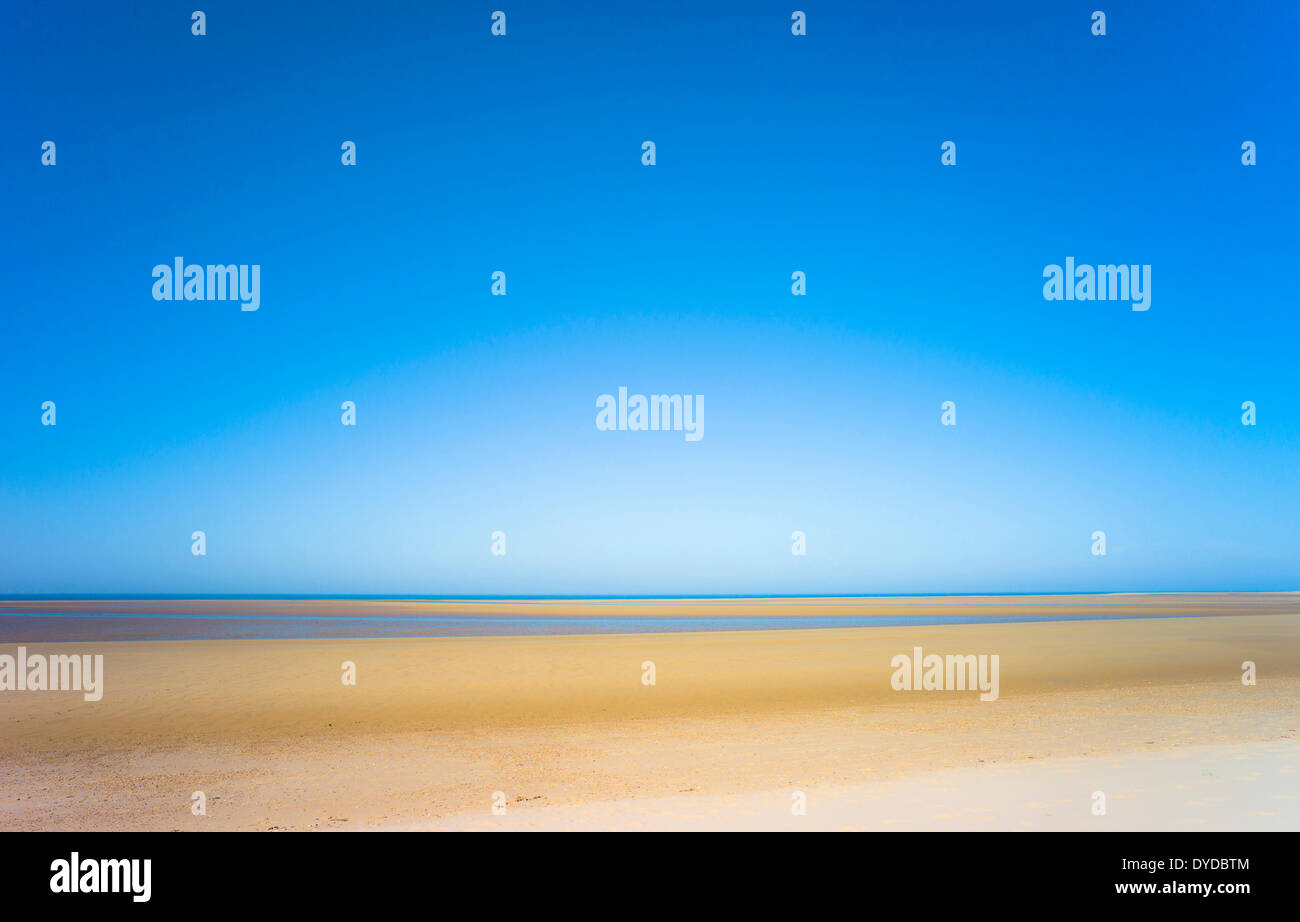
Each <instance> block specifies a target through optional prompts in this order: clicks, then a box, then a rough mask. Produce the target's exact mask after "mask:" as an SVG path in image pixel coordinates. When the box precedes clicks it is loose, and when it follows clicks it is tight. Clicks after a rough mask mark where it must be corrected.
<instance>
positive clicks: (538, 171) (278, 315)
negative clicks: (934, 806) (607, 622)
mask: <svg viewBox="0 0 1300 922" xmlns="http://www.w3.org/2000/svg"><path fill="white" fill-rule="evenodd" d="M507 3H508V5H506V4H507ZM196 6H197V7H200V8H202V9H204V10H205V12H206V13H207V31H208V34H207V35H206V36H203V37H195V36H192V35H191V34H190V11H191V10H192V9H194V8H195V7H196ZM1172 6H1173V5H1171V4H1168V3H1158V2H1151V3H1127V2H1126V3H1105V2H1101V0H1099V2H1097V3H1095V4H1091V5H1084V4H1072V3H1041V2H1015V3H996V2H995V3H970V4H959V3H919V2H898V3H853V4H849V3H841V4H824V5H820V6H817V5H812V6H803V7H801V8H802V9H804V10H806V12H807V15H808V35H807V36H805V37H799V38H796V37H794V36H792V35H791V34H790V12H791V9H793V8H794V6H793V5H791V4H786V5H784V6H781V5H777V4H775V3H769V2H750V3H716V4H704V5H701V4H694V3H683V2H670V3H660V4H602V5H599V6H592V7H591V8H585V9H578V8H577V7H576V6H575V5H572V4H560V3H531V2H521V3H514V2H509V0H498V2H497V3H496V4H495V5H493V4H489V5H486V6H481V5H474V4H463V3H436V4H435V3H383V2H377V3H368V4H352V3H347V4H344V3H314V4H278V3H277V4H261V3H220V4H206V5H205V4H203V3H202V2H200V0H196V2H195V3H194V4H190V5H188V6H181V5H179V4H175V3H138V4H65V3H41V4H36V3H31V2H7V3H5V5H4V8H3V11H2V12H0V85H2V86H3V87H4V92H3V93H0V125H2V126H3V138H4V143H3V145H0V169H2V170H3V175H4V176H5V178H6V181H5V182H4V183H3V184H0V214H3V215H4V217H5V221H4V228H5V230H4V234H5V240H4V247H3V255H2V256H0V274H2V277H3V280H4V292H5V298H4V306H3V308H0V355H2V356H3V362H2V363H0V593H3V594H17V593H98V592H103V593H185V594H197V593H305V594H316V593H384V594H389V593H391V594H420V595H461V594H464V595H498V594H499V595H527V594H570V595H602V594H614V595H647V594H671V595H683V594H711V595H725V594H748V595H755V594H769V593H770V594H803V593H810V594H811V593H816V594H821V593H828V594H829V593H877V592H879V593H906V592H1003V591H1010V592H1036V591H1118V590H1284V589H1300V515H1298V513H1300V477H1297V474H1298V473H1300V464H1298V463H1297V461H1298V459H1300V361H1298V360H1297V342H1298V340H1300V314H1298V308H1297V302H1296V296H1295V291H1296V289H1295V287H1294V286H1293V284H1292V283H1293V281H1294V278H1295V272H1296V266H1297V257H1296V246H1297V241H1298V240H1300V237H1298V235H1297V232H1296V227H1297V224H1296V205H1297V202H1298V201H1300V195H1298V194H1297V193H1298V192H1300V188H1298V183H1297V173H1296V169H1295V166H1294V163H1295V157H1296V152H1297V151H1298V150H1300V118H1298V116H1300V112H1298V111H1297V109H1298V107H1297V87H1298V86H1300V81H1298V80H1297V77H1298V76H1300V73H1298V71H1300V65H1297V59H1298V58H1300V55H1297V54H1296V50H1297V36H1298V35H1300V5H1298V4H1294V3H1289V2H1265V3H1258V4H1238V3H1226V2H1225V3H1188V4H1181V5H1178V8H1177V9H1176V10H1175V9H1173V8H1172ZM1098 7H1100V8H1102V9H1105V10H1106V12H1107V16H1108V23H1107V25H1108V28H1107V32H1108V34H1107V35H1106V36H1105V37H1095V36H1093V35H1091V33H1090V28H1089V27H1090V19H1089V14H1090V12H1091V10H1092V9H1094V8H1098ZM495 8H503V9H505V11H506V13H507V16H508V34H507V35H506V36H505V37H499V38H496V37H493V36H491V35H490V33H489V27H490V14H491V12H492V10H493V9H495ZM45 140H54V141H55V142H56V143H57V145H58V148H57V151H58V163H57V166H55V167H43V166H41V164H40V153H41V142H43V141H45ZM344 140H353V141H355V142H356V144H357V161H358V162H357V165H356V166H355V167H345V166H343V165H341V163H340V144H341V143H342V142H343V141H344ZM645 140H653V141H654V142H655V143H656V145H657V157H658V162H657V164H656V165H655V166H654V167H644V166H642V165H641V160H640V158H641V143H642V141H645ZM946 140H952V141H955V142H956V144H957V153H958V164H957V166H956V167H952V168H947V167H942V166H940V163H939V154H940V145H941V143H942V142H944V141H946ZM1246 140H1250V141H1254V142H1255V143H1256V144H1257V146H1258V165H1257V166H1253V167H1244V166H1242V164H1241V161H1240V157H1241V144H1242V142H1243V141H1246ZM178 256H180V257H184V258H185V259H186V260H187V261H189V262H196V263H248V264H253V263H256V264H259V265H260V266H261V267H262V268H261V283H262V289H261V309H260V310H258V311H257V312H255V313H254V312H241V311H240V310H239V306H238V304H237V303H234V302H230V301H224V302H223V301H195V302H184V301H154V300H153V299H152V297H151V288H152V284H153V279H152V277H151V272H152V269H153V267H154V266H155V265H156V264H160V263H167V264H170V263H171V261H172V260H173V259H174V258H176V257H178ZM1067 256H1073V257H1074V258H1075V259H1076V260H1077V261H1078V262H1079V263H1088V264H1098V263H1135V264H1150V265H1151V266H1152V288H1153V292H1152V300H1151V309H1150V310H1149V311H1146V312H1134V311H1132V310H1130V307H1129V304H1128V303H1127V302H1106V301H1092V302H1079V301H1072V302H1056V301H1046V300H1044V298H1043V295H1042V286H1043V278H1042V272H1043V268H1044V266H1047V265H1049V264H1053V263H1063V262H1064V261H1065V259H1066V257H1067ZM498 269H500V270H503V271H505V272H506V273H507V276H508V294H507V296H506V297H503V298H502V297H493V296H492V295H491V294H490V293H489V289H490V275H491V273H492V272H493V271H494V270H498ZM795 270H803V271H805V272H806V273H807V276H808V294H807V295H806V296H804V297H795V296H792V295H791V292H790V275H791V273H792V272H793V271H795ZM620 385H623V386H627V387H628V388H629V390H630V391H632V392H640V393H689V394H702V395H704V398H705V401H704V402H705V413H704V433H705V434H704V438H703V439H702V440H701V441H699V442H687V441H686V440H685V439H684V438H683V437H682V434H681V433H672V432H602V431H598V430H597V429H596V427H595V416H596V405H595V401H596V398H597V396H598V395H600V394H603V393H614V392H616V391H617V388H618V387H619V386H620ZM46 400H53V401H55V402H56V404H57V407H58V411H57V412H58V424H57V426H54V427H44V426H42V425H41V422H40V418H41V404H42V402H43V401H46ZM345 400H352V401H355V403H356V405H357V422H358V424H357V426H356V427H355V428H347V427H344V426H342V425H341V424H340V412H341V411H340V409H339V407H340V404H341V403H342V402H343V401H345ZM946 400H952V401H955V402H956V404H957V415H958V424H957V425H956V426H954V427H944V426H941V425H940V405H941V404H942V403H943V401H946ZM1246 400H1251V401H1254V402H1255V403H1256V405H1257V407H1258V425H1256V426H1255V427H1246V426H1243V425H1242V424H1241V412H1242V411H1241V404H1242V402H1243V401H1246ZM195 529H202V530H203V531H205V532H206V535H207V551H208V552H207V555H206V556H205V557H195V556H193V555H192V554H191V553H190V534H191V532H192V531H194V530H195ZM1098 529H1100V530H1104V531H1105V532H1106V534H1107V551H1108V553H1107V555H1106V556H1105V557H1097V556H1094V555H1092V554H1091V552H1090V548H1091V544H1092V540H1091V534H1092V532H1093V531H1094V530H1098ZM496 530H502V531H505V532H506V534H507V541H508V554H507V555H506V556H505V557H494V556H492V555H491V554H490V551H489V548H490V535H491V533H492V532H493V531H496ZM795 530H801V531H804V532H805V533H806V534H807V541H808V553H807V556H806V557H796V556H793V555H792V554H791V553H790V544H791V533H792V532H793V531H795Z"/></svg>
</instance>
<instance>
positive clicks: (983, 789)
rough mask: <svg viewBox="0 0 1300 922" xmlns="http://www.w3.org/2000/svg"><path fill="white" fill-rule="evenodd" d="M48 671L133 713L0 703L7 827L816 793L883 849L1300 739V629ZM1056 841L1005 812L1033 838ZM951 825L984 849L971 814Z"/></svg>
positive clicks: (1251, 816) (994, 628)
mask: <svg viewBox="0 0 1300 922" xmlns="http://www.w3.org/2000/svg"><path fill="white" fill-rule="evenodd" d="M915 645H920V646H922V647H924V648H925V650H926V652H927V653H929V652H933V653H940V654H943V653H961V654H966V653H971V654H979V653H996V654H998V655H999V656H1000V657H1001V689H1000V691H1001V697H1000V699H999V700H998V701H996V702H987V703H984V702H980V701H979V700H978V696H977V695H976V694H974V693H970V692H895V691H893V690H892V689H891V688H890V684H889V678H890V674H891V671H892V670H891V669H890V666H889V662H890V659H891V657H892V656H893V655H894V654H896V653H905V652H906V653H910V652H911V649H912V647H913V646H915ZM30 649H31V650H32V652H42V651H57V652H74V651H75V652H88V653H103V654H104V656H105V664H104V665H105V672H106V682H105V686H106V691H105V694H104V698H103V700H102V701H100V702H94V703H92V702H85V701H83V700H82V699H81V696H80V695H79V694H76V693H51V692H42V693H35V692H3V693H0V827H3V828H19V829H101V828H143V829H244V828H248V829H266V828H273V827H274V828H375V827H391V826H421V827H422V826H435V825H438V824H440V823H444V822H450V823H451V824H452V825H456V826H460V827H464V826H469V825H474V824H476V823H478V822H479V821H480V820H481V819H482V818H483V817H485V816H486V817H488V818H489V820H493V819H496V818H492V817H491V815H490V812H489V807H490V803H491V797H492V794H493V792H494V791H498V790H499V791H502V792H504V793H505V794H506V797H507V801H508V808H507V809H508V812H507V819H509V820H510V821H511V822H518V823H524V824H527V822H528V816H529V815H530V814H531V813H533V812H534V811H537V810H539V808H545V809H546V811H547V812H546V813H545V814H541V813H538V814H537V815H538V816H540V817H542V819H541V820H539V824H540V825H543V826H545V825H547V824H556V825H561V826H563V825H565V824H569V825H572V826H584V827H589V826H591V825H593V824H594V825H596V826H599V827H600V828H605V827H606V825H609V826H622V825H629V826H635V824H636V823H643V824H644V823H646V822H647V820H646V819H645V818H641V819H636V818H635V817H633V818H631V819H629V818H628V817H629V816H631V815H630V814H627V813H626V812H620V810H622V807H621V806H620V807H618V808H615V809H614V811H613V812H610V813H603V814H602V812H601V811H603V810H606V809H607V808H606V807H604V806H600V805H605V804H609V803H618V802H624V801H627V800H629V799H645V798H661V799H663V798H666V800H663V802H662V803H663V804H667V805H668V806H667V807H664V806H662V805H659V806H655V807H654V809H655V810H658V811H661V812H660V813H658V814H657V819H655V820H654V822H655V823H658V824H659V828H687V827H690V828H698V827H700V826H701V824H703V826H705V827H708V828H713V826H714V825H720V826H726V825H728V824H729V823H730V822H731V821H730V820H728V819H725V817H730V816H732V814H731V813H726V812H724V813H723V816H724V819H723V820H722V821H720V822H719V821H717V819H716V817H717V814H713V815H712V816H713V817H714V818H713V819H709V818H708V817H709V816H710V814H708V812H707V811H709V810H714V809H723V810H724V811H726V810H736V809H740V808H739V807H736V806H734V805H736V804H741V805H745V804H748V805H750V806H748V807H745V809H761V810H767V809H768V808H767V807H766V806H764V807H761V808H756V807H754V806H753V805H755V804H767V803H769V802H770V799H771V798H772V797H778V798H781V797H784V798H788V797H789V792H790V791H791V790H795V789H798V790H804V791H807V792H809V796H810V801H809V804H810V805H809V816H808V817H806V818H802V819H805V820H815V823H816V824H821V825H818V826H817V828H823V827H830V828H840V827H842V826H855V825H861V826H866V827H868V828H875V825H876V823H875V820H876V819H880V818H884V819H889V818H891V817H888V816H885V817H880V816H877V815H876V814H874V813H872V812H871V810H870V809H868V808H867V807H864V806H862V805H861V804H859V805H857V806H854V805H853V802H852V798H854V797H867V798H868V799H869V794H870V793H871V792H879V791H881V790H885V789H884V788H879V787H873V785H879V784H881V783H884V782H893V781H896V780H897V779H909V778H910V779H912V780H911V781H909V782H908V783H909V784H923V783H927V782H924V781H922V780H920V779H921V778H922V776H927V775H928V773H933V772H943V771H946V770H958V771H961V770H965V772H966V774H965V775H962V776H960V777H961V778H964V779H965V780H958V778H957V777H955V778H954V782H953V784H954V790H956V791H958V792H959V794H960V796H959V794H954V795H953V797H952V798H950V799H949V800H944V799H942V798H940V799H936V800H934V801H933V804H934V805H935V810H934V811H933V812H932V813H930V814H929V817H928V819H927V818H926V817H925V816H923V815H922V814H921V813H920V812H916V811H915V810H913V809H912V808H910V807H909V808H908V811H911V812H908V811H904V810H902V807H901V806H900V811H901V812H900V813H899V817H901V818H902V819H903V820H904V822H903V823H902V824H899V825H903V826H906V825H907V824H908V823H909V822H911V823H914V824H915V825H916V826H917V827H920V826H922V825H924V823H925V822H933V823H935V824H936V825H937V826H939V827H940V828H947V827H945V826H944V824H943V822H942V821H939V820H936V819H935V817H938V816H940V815H942V814H944V813H945V812H950V811H952V810H960V809H961V808H962V807H963V806H964V807H966V808H990V807H993V808H995V809H996V805H997V804H1001V803H1004V802H1006V798H1007V797H1008V796H1015V793H1016V792H1017V791H1018V790H1019V788H1020V786H1021V785H1026V784H1029V781H1026V780H1025V779H1024V778H1021V777H1018V776H1014V775H995V774H991V773H989V772H987V771H984V770H981V769H980V766H984V768H985V769H987V768H988V767H991V766H995V765H996V766H1000V767H1005V766H1008V765H1010V766H1013V767H1019V766H1025V765H1033V763H1034V762H1036V761H1039V760H1044V759H1053V760H1057V759H1060V758H1061V757H1071V758H1074V757H1087V756H1098V755H1109V754H1118V755H1121V756H1124V757H1125V758H1121V759H1119V760H1118V763H1117V764H1118V765H1119V766H1120V768H1118V769H1116V772H1117V774H1116V773H1111V774H1106V773H1105V772H1103V771H1101V770H1100V768H1101V767H1104V766H1106V765H1109V764H1110V763H1107V762H1106V761H1105V760H1101V761H1098V762H1095V764H1096V765H1097V766H1098V768H1097V769H1088V768H1086V764H1090V763H1085V767H1083V768H1081V774H1082V776H1083V777H1078V778H1076V777H1075V776H1073V775H1071V774H1068V773H1064V772H1060V771H1049V770H1046V769H1035V771H1037V772H1039V774H1034V775H1032V776H1031V780H1032V782H1033V784H1035V785H1040V786H1041V788H1042V789H1041V790H1039V788H1035V789H1034V790H1035V793H1034V796H1033V798H1030V797H1028V796H1026V798H1025V800H1024V803H1029V802H1042V803H1045V804H1049V805H1050V804H1053V803H1054V802H1055V801H1062V800H1066V799H1070V800H1071V801H1078V799H1079V798H1080V797H1086V796H1088V795H1090V794H1091V792H1092V791H1093V790H1097V789H1102V790H1114V791H1116V792H1118V793H1119V794H1121V795H1125V794H1127V793H1129V792H1130V791H1133V790H1136V789H1138V788H1144V789H1147V790H1151V789H1153V788H1154V786H1155V785H1154V784H1153V781H1152V777H1151V773H1152V771H1157V770H1156V769H1152V768H1151V765H1150V764H1147V763H1145V762H1142V761H1141V760H1140V759H1139V760H1138V761H1134V759H1135V756H1134V754H1142V755H1146V754H1148V753H1154V752H1168V751H1173V752H1174V753H1175V754H1177V753H1180V752H1184V751H1187V748H1188V747H1197V746H1200V747H1204V746H1222V745H1223V744H1243V743H1259V742H1272V743H1276V744H1281V743H1284V742H1286V741H1294V740H1295V739H1296V736H1297V731H1298V730H1300V616H1297V615H1295V614H1280V615H1235V616H1231V617H1203V618H1189V619H1158V620H1149V621H1104V622H1071V623H1041V624H1000V625H949V626H917V627H915V628H903V627H884V628H866V629H860V628H853V629H841V630H815V631H755V632H725V633H707V634H706V633H699V634H671V635H666V634H634V635H610V636H569V637H523V638H445V639H424V640H358V641H348V640H315V641H313V640H308V641H303V640H292V641H275V640H263V641H228V642H227V641H206V642H184V643H117V644H113V643H105V644H55V645H33V646H31V647H30ZM0 652H5V653H13V647H12V646H10V645H5V646H4V647H3V648H0ZM344 660H352V661H355V662H356V664H357V668H358V685H357V686H356V687H345V686H343V685H342V683H341V682H340V679H339V676H340V664H341V663H342V661H344ZM645 660H652V661H654V663H655V665H656V671H657V682H658V684H657V685H656V686H654V687H646V686H644V685H642V683H641V664H642V662H643V661H645ZM1243 660H1253V661H1254V662H1255V663H1256V664H1257V666H1258V670H1259V684H1258V685H1257V686H1255V687H1246V686H1243V685H1242V684H1241V681H1240V676H1241V663H1242V661H1243ZM1279 751H1282V750H1279ZM1243 752H1245V753H1247V755H1248V759H1250V760H1251V761H1250V771H1258V772H1259V773H1260V778H1261V779H1263V780H1261V783H1260V790H1261V791H1264V792H1266V794H1267V795H1269V796H1271V795H1274V794H1287V793H1295V791H1296V787H1297V785H1296V784H1295V776H1293V775H1291V774H1289V773H1286V772H1282V771H1281V769H1282V768H1284V767H1286V766H1285V765H1277V766H1273V765H1272V763H1271V762H1270V761H1269V758H1270V756H1269V753H1272V752H1273V750H1263V749H1258V748H1257V747H1247V748H1246V749H1244V750H1243ZM1227 757H1228V756H1227V755H1226V754H1218V755H1215V756H1214V757H1213V758H1214V759H1220V760H1221V759H1222V758H1227ZM1286 758H1289V756H1286ZM1170 764H1171V765H1176V763H1170ZM1214 764H1216V765H1217V764H1218V763H1217V762H1215V763H1214ZM1125 765H1128V766H1130V768H1124V767H1123V766H1125ZM1274 767H1276V768H1277V769H1278V770H1277V771H1276V772H1273V773H1272V774H1270V772H1272V769H1273V768H1274ZM1172 770H1173V769H1172V768H1171V771H1172ZM1157 774H1158V771H1157ZM1242 774H1243V775H1245V774H1249V772H1243V773H1242ZM1094 775H1095V776H1096V777H1097V779H1098V780H1094V778H1093V776H1094ZM1180 777H1181V776H1180ZM1156 780H1158V778H1157V779H1156ZM1178 783H1192V782H1188V781H1186V780H1182V781H1179V782H1178ZM962 785H965V786H966V787H962ZM196 790H202V791H204V792H206V794H207V797H208V815H207V816H206V817H196V816H193V815H192V814H191V813H190V802H191V799H190V798H191V793H192V792H193V791H196ZM907 790H913V791H914V790H915V789H907ZM1081 791H1083V793H1081ZM837 792H838V793H837ZM961 792H965V793H961ZM904 794H906V791H905V792H904ZM678 795H681V796H678ZM900 796H904V795H900ZM1215 796H1219V795H1218V794H1217V793H1216V794H1215ZM720 797H721V798H724V800H723V801H718V800H717V798H720ZM1233 797H1235V795H1232V796H1229V797H1228V799H1227V801H1225V805H1224V806H1222V807H1218V808H1216V810H1219V812H1213V811H1211V812H1210V813H1207V814H1205V815H1203V816H1201V817H1200V818H1203V819H1206V821H1207V824H1210V825H1216V824H1217V825H1231V824H1239V825H1244V826H1245V827H1247V828H1267V827H1269V826H1270V825H1271V824H1277V823H1280V824H1282V825H1284V826H1285V827H1287V828H1292V829H1294V828H1300V824H1298V823H1297V822H1296V818H1295V813H1294V809H1291V811H1290V812H1287V811H1286V810H1284V809H1279V811H1278V812H1277V816H1278V817H1280V819H1278V818H1270V817H1267V816H1264V815H1262V814H1263V813H1264V812H1266V811H1265V810H1264V809H1263V808H1261V807H1260V805H1259V803H1258V802H1257V801H1256V800H1255V799H1253V796H1252V797H1247V798H1244V799H1242V800H1241V801H1240V802H1237V801H1235V800H1233ZM725 798H732V799H731V800H725ZM737 798H738V799H737ZM746 798H749V799H748V800H746ZM837 798H839V799H838V800H837ZM1194 799H1195V798H1192V797H1189V798H1188V800H1194ZM949 801H951V802H949ZM1123 801H1124V797H1119V798H1112V801H1111V807H1110V813H1111V816H1112V817H1113V818H1114V819H1115V821H1116V823H1122V822H1125V821H1128V820H1125V819H1121V818H1120V817H1121V814H1120V806H1121V804H1122V802H1123ZM720 803H721V804H722V805H723V806H722V807H719V804H720ZM1279 803H1282V801H1280V800H1279ZM728 804H730V805H732V806H727V805H728ZM834 804H841V805H842V809H841V807H832V806H831V805H834ZM1080 804H1082V801H1078V803H1075V804H1074V807H1078V806H1079V805H1080ZM582 805H585V806H582ZM623 806H626V805H623ZM575 807H576V809H575ZM1074 807H1071V810H1073V809H1074ZM783 808H784V809H785V810H788V809H789V807H788V804H786V805H784V807H783ZM665 809H666V810H668V812H667V813H662V811H663V810H665ZM917 809H922V808H917ZM1025 809H1029V808H1025ZM566 810H567V811H568V813H567V814H566ZM828 810H829V811H830V812H826V811H828ZM584 811H585V812H584ZM593 811H594V812H593ZM1223 811H1227V812H1226V813H1224V812H1223ZM778 812H779V811H778ZM986 812H987V810H986ZM1176 813H1177V811H1176V810H1172V809H1171V808H1170V809H1166V808H1164V807H1162V808H1160V809H1156V810H1154V812H1151V813H1149V814H1140V815H1139V819H1138V820H1136V821H1134V822H1135V823H1136V825H1137V826H1140V827H1141V828H1179V827H1177V826H1176V824H1177V823H1179V822H1181V818H1180V817H1179V816H1175V814H1176ZM997 815H1001V814H995V816H997ZM458 816H459V817H460V818H459V819H456V817H458ZM602 816H603V817H605V818H604V819H601V817H602ZM1056 816H1058V815H1056V814H1054V817H1056ZM1059 816H1060V817H1064V818H1057V819H1055V820H1054V821H1055V822H1058V823H1060V824H1062V825H1063V826H1064V827H1065V828H1080V829H1088V828H1095V826H1096V824H1095V823H1094V822H1093V819H1094V818H1093V817H1091V815H1090V814H1085V815H1079V814H1077V813H1075V814H1074V815H1073V816H1070V815H1068V814H1066V813H1062V814H1060V815H1059ZM566 817H567V818H566ZM593 817H595V819H593ZM702 817H703V818H702ZM909 818H910V819H909ZM1032 818H1033V817H1032V816H1028V815H1019V814H1016V813H1014V812H1009V813H1006V814H1005V819H1006V821H1007V822H1008V823H1016V824H1018V823H1019V820H1020V819H1032ZM1186 818H1190V819H1195V818H1197V817H1196V816H1195V815H1192V814H1191V813H1189V814H1187V817H1186ZM1128 819H1130V820H1131V819H1132V815H1131V814H1130V815H1129V817H1128ZM782 821H783V820H781V821H779V820H777V819H775V818H773V819H772V820H771V822H772V823H773V824H779V823H780V822H782ZM766 822H767V820H766V819H765V818H764V817H761V818H760V823H759V825H763V824H764V823H766ZM995 822H997V821H996V820H995ZM952 824H953V828H956V827H958V826H960V825H961V820H960V819H959V818H958V816H957V815H954V817H953V819H952ZM809 825H813V824H809ZM774 828H782V827H780V826H779V825H774ZM882 828H883V827H882ZM1234 828H1235V827H1234Z"/></svg>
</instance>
